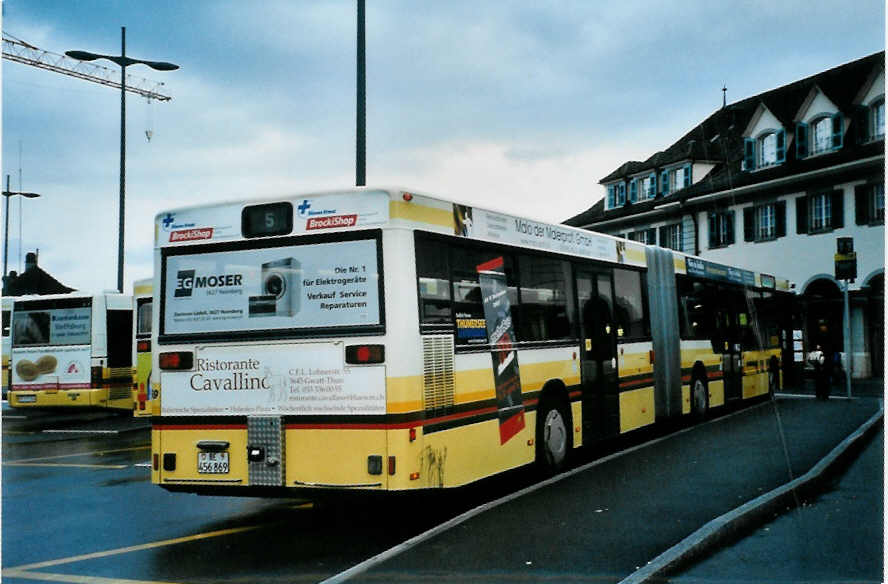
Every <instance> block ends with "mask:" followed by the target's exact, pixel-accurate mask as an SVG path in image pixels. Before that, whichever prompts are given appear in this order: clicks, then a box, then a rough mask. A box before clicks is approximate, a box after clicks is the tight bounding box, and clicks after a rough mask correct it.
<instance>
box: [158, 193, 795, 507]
mask: <svg viewBox="0 0 888 584" xmlns="http://www.w3.org/2000/svg"><path fill="white" fill-rule="evenodd" d="M155 234H156V240H155V263H154V273H155V285H154V303H155V305H156V306H157V307H158V309H157V310H155V311H154V316H153V318H154V323H153V327H152V342H153V347H154V351H153V360H154V362H153V368H154V371H155V372H159V375H157V374H156V373H155V376H154V377H152V386H153V389H156V390H158V391H159V403H158V407H157V410H156V412H157V415H155V417H154V418H153V420H152V455H153V456H152V461H153V471H152V480H153V482H154V483H155V484H159V485H161V486H163V487H164V488H166V489H168V490H172V491H185V492H196V493H201V494H213V495H263V496H265V495H288V494H291V495H292V494H297V493H298V494H299V495H300V496H311V495H312V494H314V495H323V494H327V493H330V492H334V493H335V492H343V491H346V490H364V491H407V490H413V489H430V488H440V487H444V488H447V487H459V486H461V485H466V484H468V483H471V482H473V481H476V480H479V479H482V478H484V477H488V476H491V475H494V474H497V473H501V472H503V471H506V470H509V469H513V468H516V467H520V466H524V465H532V464H534V463H535V464H537V465H539V466H540V467H541V469H542V470H543V471H544V472H555V471H558V470H559V469H561V468H562V467H564V465H565V464H566V463H567V462H568V460H569V458H570V456H571V455H572V453H573V452H574V449H577V448H580V447H581V446H583V445H589V444H592V443H594V442H595V441H598V440H602V439H606V438H610V437H615V436H620V435H624V434H628V433H631V432H634V431H637V430H639V429H642V428H646V427H651V426H652V425H654V424H655V423H658V422H661V421H664V420H669V419H679V420H680V419H682V418H684V419H687V420H688V421H689V422H690V421H693V420H694V419H696V418H702V417H704V416H705V415H706V414H707V413H708V412H709V410H710V409H720V408H726V407H732V406H733V405H734V404H744V403H750V402H751V401H753V400H755V399H767V398H768V396H769V395H771V394H773V392H774V391H775V390H776V389H778V388H779V387H780V383H781V364H782V359H783V355H782V353H783V351H785V350H786V346H785V343H786V342H787V341H786V339H787V330H788V329H789V328H790V326H791V325H790V324H789V323H788V322H787V320H788V316H789V314H790V313H791V310H790V309H789V308H791V302H792V297H793V295H792V294H791V293H789V292H788V291H789V283H788V282H786V281H781V280H777V279H776V278H775V277H773V276H770V275H766V274H759V273H755V272H752V271H749V270H745V269H740V268H734V267H728V266H724V265H719V264H715V263H711V262H707V261H704V260H701V259H699V258H694V257H688V256H685V255H682V254H680V253H676V252H673V251H670V250H668V249H663V248H658V247H649V246H644V245H642V244H639V243H636V242H632V241H626V240H624V239H618V238H614V237H610V236H606V235H601V234H597V233H593V232H589V231H584V230H580V229H574V228H570V227H565V226H563V225H552V224H545V223H540V222H536V221H531V220H527V219H522V218H519V217H514V216H511V215H508V214H505V213H499V212H493V211H488V210H483V209H480V208H477V207H471V206H467V205H460V204H455V203H453V202H449V201H446V200H442V199H439V198H434V197H431V196H426V195H422V194H420V193H417V192H414V191H407V190H403V189H375V188H360V189H352V190H345V191H340V192H328V193H320V194H306V195H299V196H290V197H281V198H276V199H270V200H263V201H239V202H232V203H228V204H214V205H205V206H200V207H190V208H183V209H178V210H172V211H169V212H165V213H161V214H159V215H158V216H157V217H156V225H155ZM789 338H790V339H791V335H789ZM789 342H791V340H790V341H789ZM334 496H335V495H334Z"/></svg>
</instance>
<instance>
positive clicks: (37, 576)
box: [3, 568, 175, 584]
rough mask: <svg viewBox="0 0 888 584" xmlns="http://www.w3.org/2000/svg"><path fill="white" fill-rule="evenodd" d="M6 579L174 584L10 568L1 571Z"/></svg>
mask: <svg viewBox="0 0 888 584" xmlns="http://www.w3.org/2000/svg"><path fill="white" fill-rule="evenodd" d="M3 575H4V576H6V577H7V578H22V579H25V580H42V581H44V582H66V583H68V584H175V583H173V582H166V581H164V582H161V581H159V580H124V579H123V578H102V577H101V576H77V575H74V574H49V573H46V572H25V571H24V570H18V569H14V568H10V569H8V570H3Z"/></svg>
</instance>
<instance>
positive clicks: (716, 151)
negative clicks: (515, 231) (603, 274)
mask: <svg viewBox="0 0 888 584" xmlns="http://www.w3.org/2000/svg"><path fill="white" fill-rule="evenodd" d="M600 184H601V185H603V187H604V190H605V196H604V198H603V199H602V200H601V201H599V202H598V203H597V204H595V205H593V206H592V207H591V208H590V209H588V210H586V211H584V212H582V213H580V214H578V215H576V216H575V217H572V218H570V219H568V220H567V221H565V223H566V224H567V225H572V226H576V227H583V228H586V229H590V230H594V231H599V232H603V233H608V234H612V235H618V236H622V237H626V238H629V239H633V240H636V241H641V242H644V243H649V244H655V245H660V246H663V247H668V248H672V249H677V250H680V251H683V252H685V253H689V254H694V255H699V256H702V257H704V258H706V259H708V260H711V261H714V262H719V263H725V264H734V265H738V266H744V267H748V268H750V269H755V270H758V271H762V272H766V273H772V274H779V275H780V276H781V277H785V278H789V279H790V280H791V281H793V282H794V283H795V284H796V291H797V292H798V293H799V294H801V298H802V303H801V306H802V313H801V314H802V316H801V318H800V322H799V326H800V327H801V328H802V329H803V332H804V339H805V343H806V344H807V345H808V346H813V345H814V344H822V345H825V346H826V347H828V348H832V350H834V351H841V350H842V346H843V344H842V343H843V340H844V337H843V330H842V328H843V327H842V324H843V287H844V281H839V280H836V278H835V274H834V255H835V253H836V245H837V238H839V237H851V238H853V244H854V251H855V252H856V254H857V277H856V278H855V279H854V280H853V282H852V283H851V284H850V288H849V289H850V302H851V319H850V320H851V322H850V326H851V334H850V337H851V366H852V374H853V376H854V377H857V378H861V377H871V376H883V361H884V295H883V290H884V272H885V269H884V267H885V53H884V51H882V52H879V53H876V54H873V55H869V56H867V57H864V58H862V59H858V60H856V61H853V62H851V63H847V64H845V65H841V66H839V67H835V68H834V69H830V70H828V71H824V72H822V73H819V74H817V75H813V76H811V77H808V78H805V79H802V80H799V81H795V82H793V83H790V84H789V85H785V86H783V87H779V88H777V89H773V90H771V91H767V92H765V93H761V94H759V95H755V96H753V97H749V98H747V99H744V100H742V101H739V102H737V103H732V104H724V105H723V107H722V108H721V109H719V110H718V111H716V112H715V113H713V114H712V115H711V116H709V117H708V118H707V119H706V120H704V121H703V122H702V123H700V124H699V125H698V126H697V127H695V128H693V129H692V130H691V131H690V132H688V133H687V134H686V135H685V136H683V137H682V138H681V139H679V140H678V141H677V142H675V143H674V144H672V145H671V146H670V147H669V148H667V149H666V150H664V151H662V152H657V153H656V154H654V155H653V156H651V157H650V158H648V159H647V160H646V161H644V162H636V161H630V162H626V163H624V164H622V165H621V166H620V167H619V168H618V169H616V170H614V171H613V172H612V173H610V174H609V175H607V176H606V177H604V178H603V179H601V181H600ZM808 346H806V347H805V350H807V349H808Z"/></svg>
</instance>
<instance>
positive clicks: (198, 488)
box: [152, 192, 407, 495]
mask: <svg viewBox="0 0 888 584" xmlns="http://www.w3.org/2000/svg"><path fill="white" fill-rule="evenodd" d="M354 195H355V193H350V194H348V195H346V194H343V195H341V196H337V195H331V196H326V197H314V198H311V199H305V200H293V201H278V202H271V203H264V204H258V205H246V204H233V205H220V206H216V207H212V208H200V209H197V208H195V209H185V210H179V211H175V212H170V213H162V214H160V215H159V216H158V218H157V224H156V233H157V246H156V247H157V254H156V256H155V274H156V275H157V279H156V281H155V291H156V292H155V301H156V302H159V307H158V308H157V309H156V310H155V311H154V312H155V314H154V323H153V327H152V329H153V331H154V332H153V333H152V341H153V359H154V364H153V370H154V371H155V372H159V375H157V376H156V377H153V378H152V384H157V388H158V390H159V407H158V413H159V415H155V416H154V418H153V427H152V461H153V472H152V480H153V482H154V483H155V484H159V485H161V486H163V487H165V488H167V489H169V490H175V491H189V492H198V493H203V494H220V495H225V494H249V495H262V494H271V493H275V494H284V493H286V492H290V493H294V492H297V491H298V490H300V489H302V490H304V489H306V488H312V489H336V490H383V489H387V488H389V478H390V477H391V476H392V475H393V474H394V473H395V470H396V469H395V468H394V466H395V462H394V461H392V460H391V458H390V457H389V456H388V454H389V452H388V444H387V436H388V432H389V430H390V428H389V427H388V423H387V422H388V420H387V416H386V413H387V410H386V358H387V357H388V356H387V355H386V354H385V350H384V346H385V345H384V342H385V338H386V337H385V325H386V322H385V317H384V312H385V311H384V295H383V282H382V274H383V271H382V262H383V255H382V240H383V235H382V233H383V232H382V230H381V229H380V226H381V224H382V223H384V222H385V221H386V220H387V216H388V215H387V211H388V195H387V194H386V193H384V192H366V193H362V194H361V198H359V199H357V198H355V197H354ZM312 212H313V213H315V214H312ZM403 432H404V433H405V435H406V432H407V429H404V430H403ZM397 470H398V471H402V470H403V469H401V468H398V469H397Z"/></svg>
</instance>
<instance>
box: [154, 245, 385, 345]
mask: <svg viewBox="0 0 888 584" xmlns="http://www.w3.org/2000/svg"><path fill="white" fill-rule="evenodd" d="M364 237H366V234H365V235H364ZM291 241H293V240H291ZM315 241H317V240H315ZM180 249H181V250H182V255H176V254H174V253H171V254H169V255H167V256H165V257H164V265H163V270H164V284H163V285H164V290H163V292H162V298H163V307H162V312H161V331H160V333H161V334H162V335H195V334H197V335H204V334H209V335H218V334H220V333H224V334H230V333H236V334H237V333H244V332H249V333H252V334H255V335H262V334H264V333H266V332H269V333H271V334H272V336H273V335H274V334H275V333H277V334H280V332H281V331H294V332H298V331H306V332H307V331H309V330H310V331H311V332H312V334H315V333H317V332H318V331H320V330H323V329H330V328H351V327H373V326H381V325H382V317H381V280H380V257H381V256H380V252H379V243H378V239H377V238H371V239H366V238H365V239H354V240H347V241H326V242H319V243H311V242H306V243H302V242H299V243H298V244H295V245H285V246H274V247H272V246H268V245H266V246H263V247H258V248H256V247H251V248H240V249H230V248H229V249H228V250H224V251H209V252H207V253H194V251H193V250H190V253H189V252H188V250H187V248H180ZM174 251H180V250H179V249H177V250H174Z"/></svg>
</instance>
